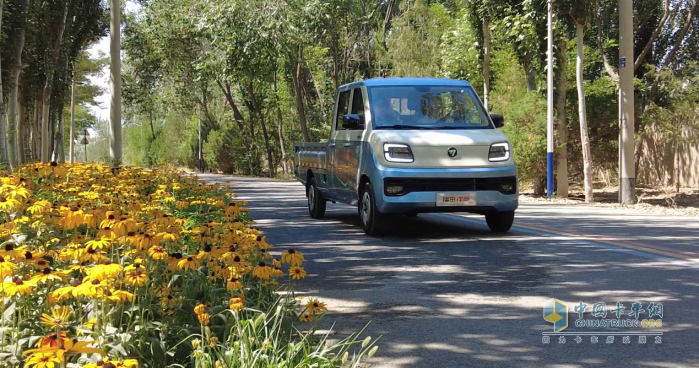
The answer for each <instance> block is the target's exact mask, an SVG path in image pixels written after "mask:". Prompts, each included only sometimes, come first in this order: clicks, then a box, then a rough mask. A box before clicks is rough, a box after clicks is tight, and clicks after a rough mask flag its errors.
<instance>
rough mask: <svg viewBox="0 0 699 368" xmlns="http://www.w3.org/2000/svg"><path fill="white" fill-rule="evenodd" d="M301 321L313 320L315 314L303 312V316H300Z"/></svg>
mask: <svg viewBox="0 0 699 368" xmlns="http://www.w3.org/2000/svg"><path fill="white" fill-rule="evenodd" d="M299 319H300V320H301V322H313V319H314V318H313V315H312V314H303V315H301V317H299Z"/></svg>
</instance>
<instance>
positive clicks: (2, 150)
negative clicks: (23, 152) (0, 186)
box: [0, 0, 12, 172]
mask: <svg viewBox="0 0 699 368" xmlns="http://www.w3.org/2000/svg"><path fill="white" fill-rule="evenodd" d="M4 5H5V1H4V0H0V31H2V12H3V9H4V8H5V6H4ZM2 91H3V88H2V58H0V160H1V161H2V162H3V163H8V165H7V168H8V170H9V171H10V172H11V171H12V167H11V165H9V161H8V160H7V125H5V103H4V101H5V98H4V96H3V94H2Z"/></svg>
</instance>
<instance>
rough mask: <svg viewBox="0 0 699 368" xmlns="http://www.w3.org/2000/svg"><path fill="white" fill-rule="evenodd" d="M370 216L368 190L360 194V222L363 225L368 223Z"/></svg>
mask: <svg viewBox="0 0 699 368" xmlns="http://www.w3.org/2000/svg"><path fill="white" fill-rule="evenodd" d="M370 218H371V196H370V195H369V193H368V192H364V194H362V222H363V223H364V225H368V224H369V219H370Z"/></svg>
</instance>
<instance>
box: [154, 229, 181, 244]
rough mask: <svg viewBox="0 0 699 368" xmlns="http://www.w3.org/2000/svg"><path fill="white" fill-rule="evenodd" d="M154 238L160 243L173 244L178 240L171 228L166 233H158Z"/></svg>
mask: <svg viewBox="0 0 699 368" xmlns="http://www.w3.org/2000/svg"><path fill="white" fill-rule="evenodd" d="M156 236H157V237H158V239H160V241H162V242H169V241H172V242H175V241H177V240H178V239H179V235H177V234H175V233H174V231H173V229H172V228H168V229H167V230H166V231H163V232H160V233H158V234H157V235H156Z"/></svg>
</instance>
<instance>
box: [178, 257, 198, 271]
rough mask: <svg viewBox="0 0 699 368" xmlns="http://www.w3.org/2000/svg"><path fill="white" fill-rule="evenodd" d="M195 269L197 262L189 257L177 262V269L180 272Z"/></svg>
mask: <svg viewBox="0 0 699 368" xmlns="http://www.w3.org/2000/svg"><path fill="white" fill-rule="evenodd" d="M197 267H199V260H198V259H196V258H194V257H191V256H190V257H187V258H182V259H180V260H179V261H177V268H179V269H181V270H191V271H194V270H196V269H197Z"/></svg>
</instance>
